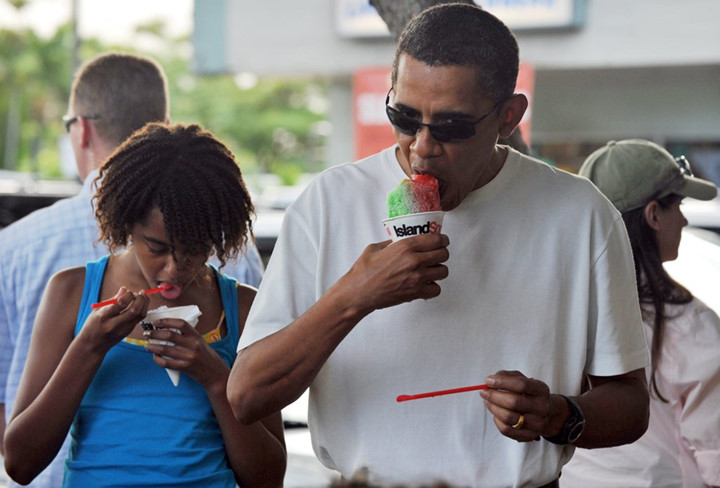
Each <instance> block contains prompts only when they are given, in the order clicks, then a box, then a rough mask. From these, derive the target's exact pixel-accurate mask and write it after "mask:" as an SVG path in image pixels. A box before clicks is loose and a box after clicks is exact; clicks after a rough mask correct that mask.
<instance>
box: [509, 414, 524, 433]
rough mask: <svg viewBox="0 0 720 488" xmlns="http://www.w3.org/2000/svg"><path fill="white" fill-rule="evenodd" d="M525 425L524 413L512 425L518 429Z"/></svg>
mask: <svg viewBox="0 0 720 488" xmlns="http://www.w3.org/2000/svg"><path fill="white" fill-rule="evenodd" d="M523 425H525V416H524V415H520V418H519V419H518V421H517V422H516V423H515V424H514V425H512V428H513V429H516V430H517V429H522V426H523Z"/></svg>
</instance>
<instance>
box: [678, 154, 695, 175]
mask: <svg viewBox="0 0 720 488" xmlns="http://www.w3.org/2000/svg"><path fill="white" fill-rule="evenodd" d="M675 164H677V165H678V166H679V167H680V172H681V173H682V174H684V175H685V176H693V172H692V168H691V167H690V161H688V160H687V158H686V157H685V156H678V157H676V158H675Z"/></svg>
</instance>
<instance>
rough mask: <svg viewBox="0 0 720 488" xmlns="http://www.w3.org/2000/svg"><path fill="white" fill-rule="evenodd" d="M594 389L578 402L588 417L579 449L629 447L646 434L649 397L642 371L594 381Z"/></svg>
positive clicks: (593, 379)
mask: <svg viewBox="0 0 720 488" xmlns="http://www.w3.org/2000/svg"><path fill="white" fill-rule="evenodd" d="M591 386H592V387H591V389H590V390H589V391H587V392H586V393H584V394H583V395H581V396H580V397H577V398H576V400H577V402H578V404H579V405H580V407H581V408H582V411H583V414H584V415H585V422H586V423H585V429H584V430H583V433H582V435H581V436H580V438H579V439H578V440H577V441H576V442H575V445H576V446H577V447H583V448H588V449H592V448H599V447H612V446H619V445H622V444H628V443H631V442H634V441H636V440H637V439H639V438H640V437H641V436H642V435H643V434H644V433H645V431H646V430H647V426H648V419H649V401H650V397H649V393H648V388H647V382H646V380H645V372H644V370H642V369H639V370H635V371H632V372H630V373H627V374H625V375H621V376H613V377H591Z"/></svg>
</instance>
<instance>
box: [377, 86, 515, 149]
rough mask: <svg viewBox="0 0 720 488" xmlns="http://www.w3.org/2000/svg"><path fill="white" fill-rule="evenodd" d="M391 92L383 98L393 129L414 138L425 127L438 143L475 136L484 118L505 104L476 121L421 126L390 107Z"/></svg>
mask: <svg viewBox="0 0 720 488" xmlns="http://www.w3.org/2000/svg"><path fill="white" fill-rule="evenodd" d="M392 90H393V89H392V88H390V90H389V91H388V94H387V97H386V98H385V113H386V114H387V116H388V119H390V123H391V124H392V125H393V127H395V128H396V129H397V130H399V131H400V132H402V133H403V134H405V135H407V136H414V135H415V134H417V132H418V131H419V130H420V129H422V128H423V127H427V128H428V129H429V130H430V135H432V136H433V139H435V140H436V141H438V142H455V141H464V140H466V139H470V138H471V137H472V136H474V135H475V126H476V125H477V124H479V123H480V122H482V121H483V120H484V119H485V117H487V116H488V115H490V114H491V113H493V112H494V111H495V109H496V108H497V107H498V105H500V104H502V103H504V102H505V100H502V101H500V102H497V103H496V104H495V105H493V108H491V109H490V111H489V112H488V113H486V114H485V115H483V116H482V117H480V118H479V119H477V120H451V121H450V122H437V123H430V124H423V123H422V122H420V121H418V120H416V119H414V118H412V117H410V116H409V115H407V114H405V113H403V112H401V111H399V110H398V109H396V108H394V107H391V106H390V92H391V91H392Z"/></svg>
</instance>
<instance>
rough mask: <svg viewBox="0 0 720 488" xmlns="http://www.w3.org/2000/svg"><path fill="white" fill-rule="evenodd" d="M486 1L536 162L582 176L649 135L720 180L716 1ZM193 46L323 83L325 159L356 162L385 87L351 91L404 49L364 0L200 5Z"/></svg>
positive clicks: (201, 64) (253, 68) (218, 0)
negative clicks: (526, 81) (510, 43)
mask: <svg viewBox="0 0 720 488" xmlns="http://www.w3.org/2000/svg"><path fill="white" fill-rule="evenodd" d="M476 3H478V4H480V5H482V6H483V7H485V8H487V9H488V10H490V11H491V12H493V13H495V14H496V15H498V17H500V18H502V19H503V20H505V22H507V23H508V25H509V26H510V27H511V28H512V29H513V31H514V32H515V33H516V35H517V38H518V41H519V43H520V53H521V59H522V61H523V63H524V64H525V65H526V66H527V67H529V68H530V69H531V73H532V74H534V80H533V86H532V90H531V91H532V93H531V95H532V111H531V113H530V114H529V121H531V122H532V125H531V132H530V131H529V133H528V134H527V136H529V137H530V139H531V144H532V148H533V150H534V152H535V154H537V155H539V156H541V157H543V158H546V159H548V160H549V161H551V162H553V163H555V164H558V165H559V166H562V167H566V168H568V169H570V170H574V169H576V168H577V167H578V166H579V165H580V163H581V162H582V160H583V159H584V157H585V156H586V155H587V154H589V153H590V152H591V151H592V150H594V149H595V148H596V147H598V146H600V145H602V144H603V143H604V142H606V141H607V140H609V139H621V138H628V137H643V138H648V139H652V140H654V141H656V142H658V143H660V144H662V145H665V146H666V147H668V149H670V150H671V152H674V153H677V154H680V153H684V154H685V155H687V156H688V158H689V159H690V161H691V162H692V163H693V165H694V166H695V168H696V170H697V172H698V173H701V174H702V175H704V176H706V177H711V178H712V179H715V180H716V182H718V183H720V83H719V82H718V80H720V28H718V19H720V2H718V1H717V0H682V1H680V0H632V1H627V0H522V1H521V0H494V1H493V0H477V1H476ZM194 41H195V43H194V44H195V65H196V68H197V70H198V72H200V73H224V72H230V73H244V72H250V73H254V74H256V75H259V76H297V77H315V78H317V77H321V78H323V79H326V80H327V81H328V83H329V87H330V88H329V101H330V106H331V108H330V114H329V121H330V122H331V124H332V135H331V137H330V139H329V142H328V147H327V152H326V156H327V160H328V162H329V164H334V163H339V162H344V161H349V160H352V159H354V156H355V154H356V147H355V141H356V139H357V137H356V134H357V131H358V126H357V124H358V120H361V121H362V120H366V121H367V120H369V121H370V122H372V121H373V119H376V120H377V121H378V122H382V123H385V122H384V112H383V105H382V103H383V102H384V95H385V94H384V93H381V91H382V90H381V89H380V88H378V89H377V93H376V94H375V95H374V96H371V97H369V98H368V97H364V98H363V97H361V96H358V93H355V94H354V91H353V90H354V85H353V83H355V84H358V83H359V81H358V76H359V75H358V73H363V72H368V71H369V72H372V70H376V69H378V68H380V70H382V69H389V65H390V63H391V62H392V58H393V54H394V40H393V39H392V38H391V37H390V35H389V34H388V32H387V30H386V29H385V28H384V24H383V23H382V21H381V20H380V18H379V17H378V16H377V14H376V13H375V12H374V9H373V8H372V7H370V6H369V4H368V2H367V0H305V1H302V2H298V1H297V0H275V1H273V2H255V1H251V0H202V1H201V2H200V1H198V2H196V4H195V34H194ZM378 93H381V95H378ZM354 95H355V96H354ZM368 113H369V114H370V116H368V115H367V114H368ZM363 114H364V115H363ZM713 172H715V176H714V177H713V176H711V175H710V174H708V173H713Z"/></svg>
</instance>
